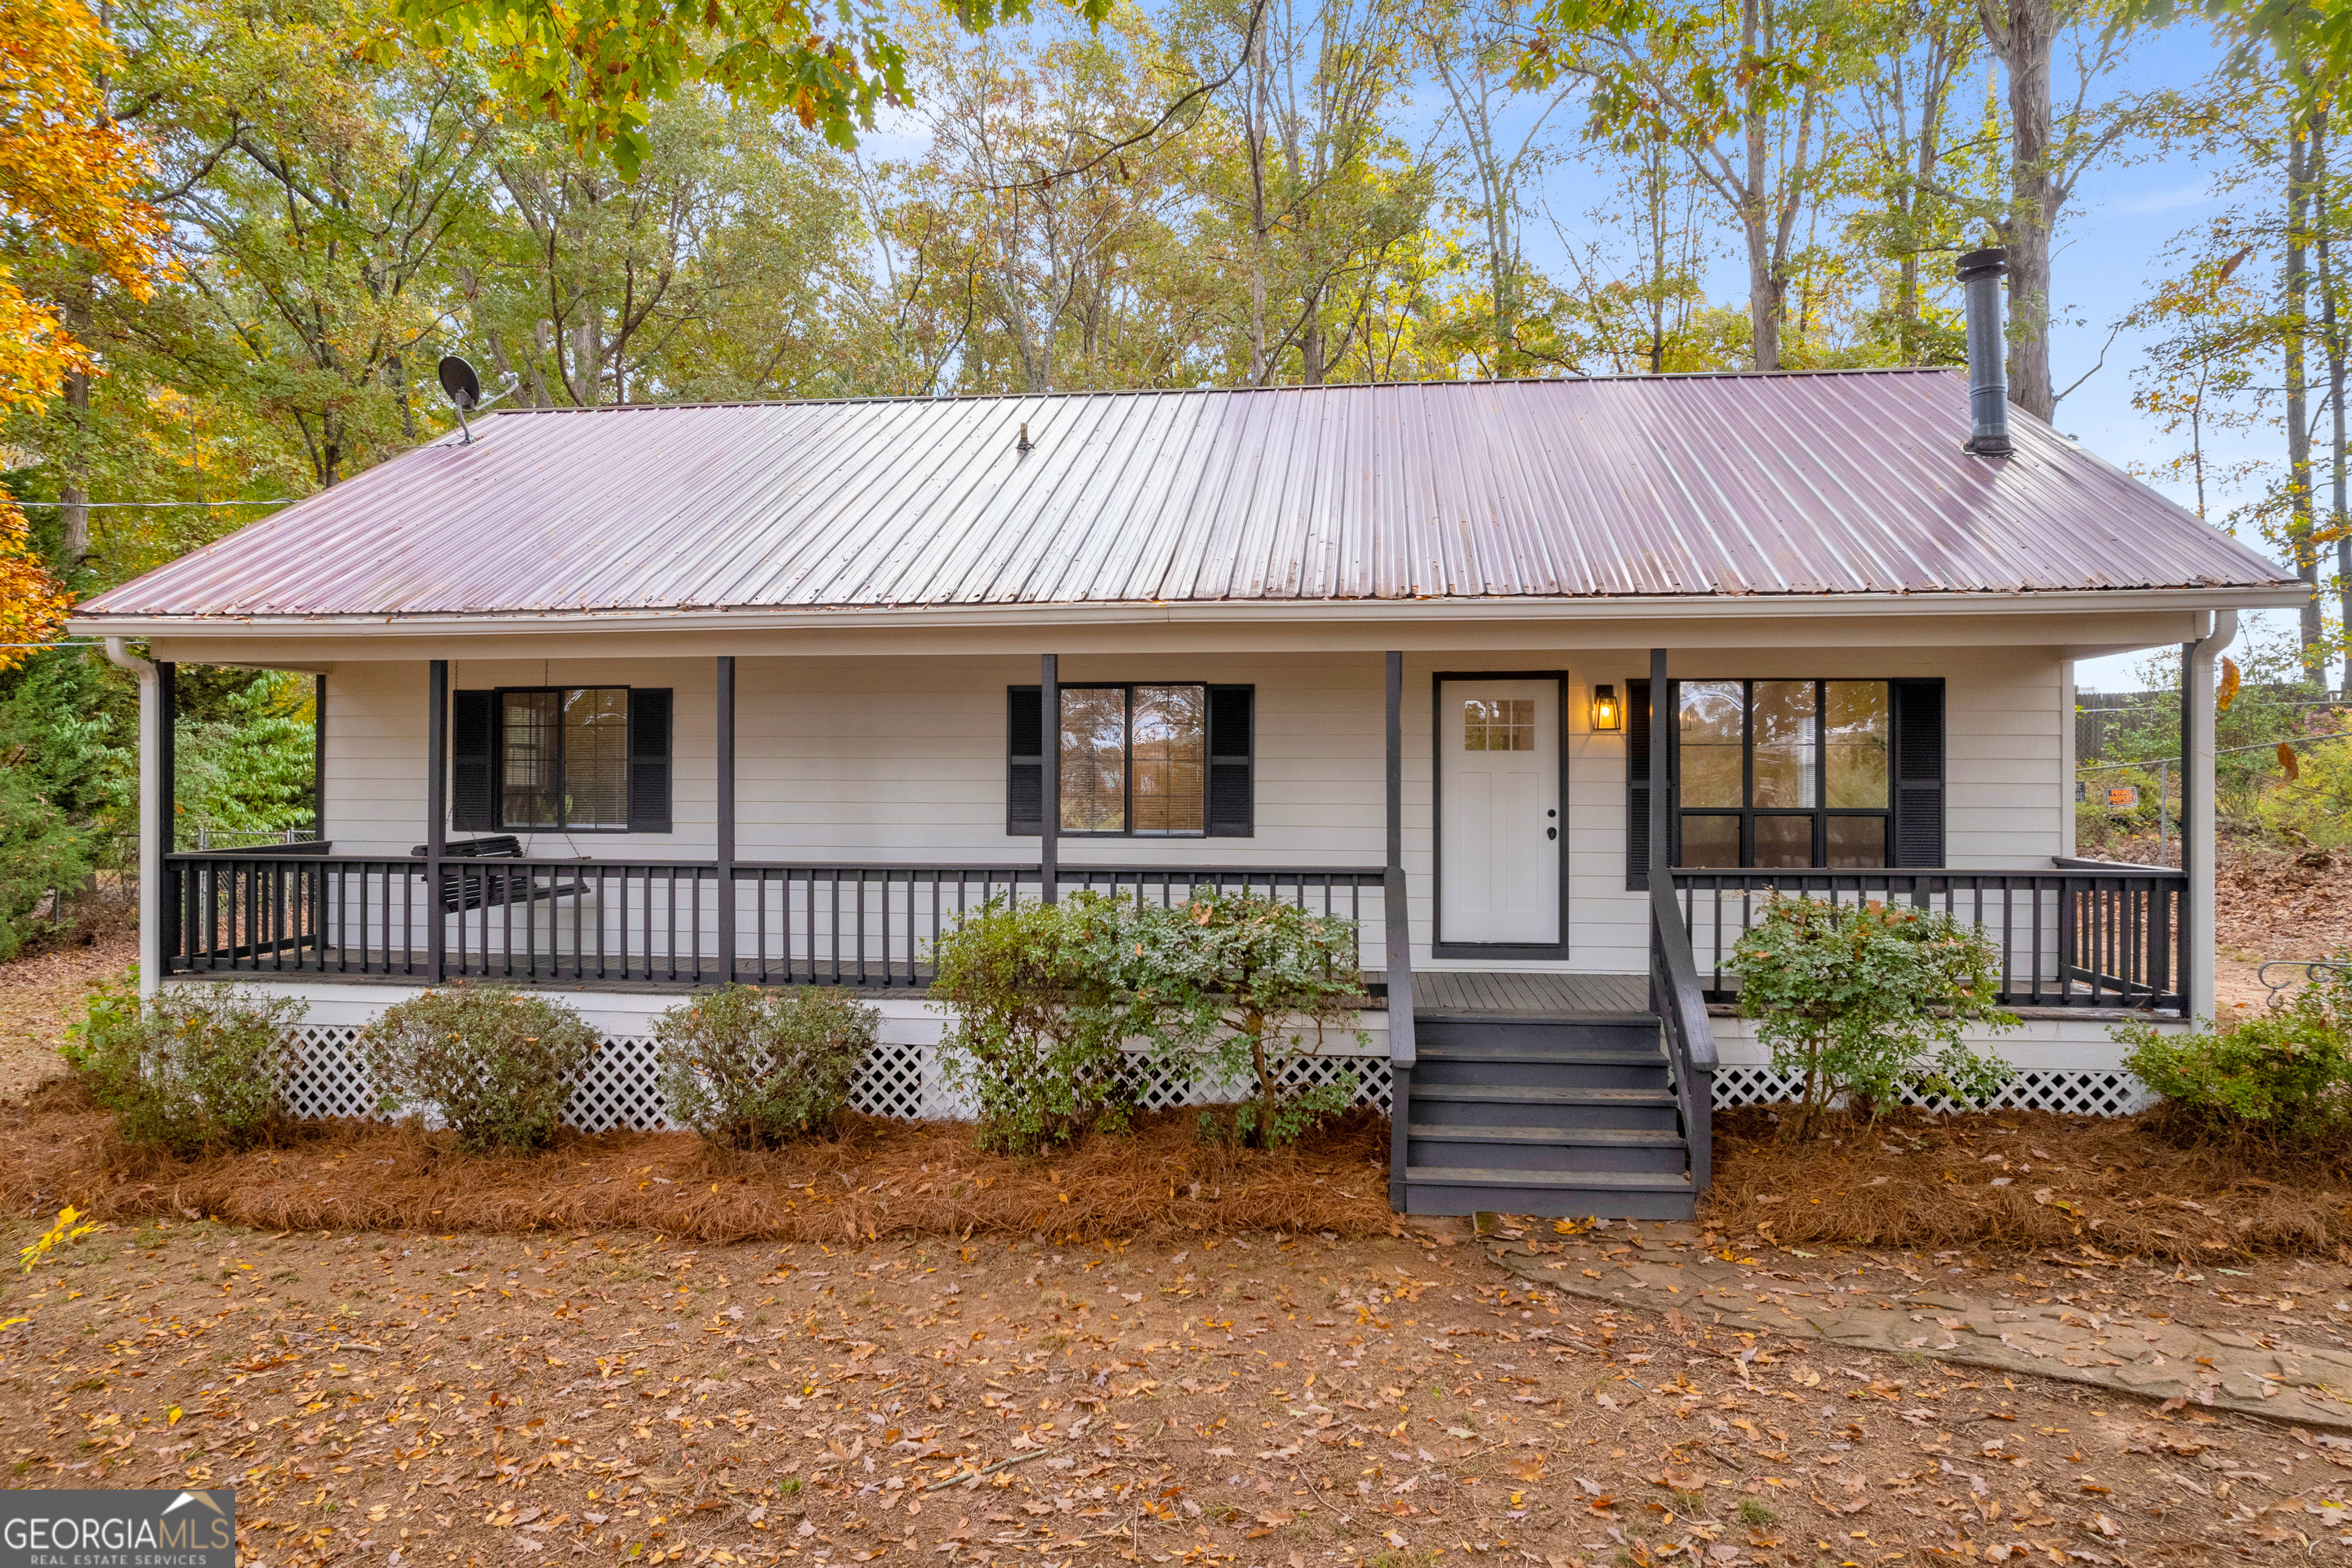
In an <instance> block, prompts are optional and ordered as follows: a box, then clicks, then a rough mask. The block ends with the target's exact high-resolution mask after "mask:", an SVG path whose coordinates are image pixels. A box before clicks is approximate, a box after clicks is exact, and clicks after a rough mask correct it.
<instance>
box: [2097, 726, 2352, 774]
mask: <svg viewBox="0 0 2352 1568" xmlns="http://www.w3.org/2000/svg"><path fill="white" fill-rule="evenodd" d="M2347 738H2352V730H2333V731H2329V732H2328V733H2326V734H2325V735H2290V736H2288V737H2287V738H2286V739H2285V740H2283V741H2258V742H2255V743H2254V744H2252V745H2251V746H2224V747H2222V748H2221V750H2219V751H2217V752H2214V753H2213V754H2214V755H2215V756H2217V757H2228V756H2234V755H2236V754H2237V753H2238V752H2275V751H2277V750H2278V749H2279V748H2280V747H2281V746H2308V745H2310V744H2312V743H2313V742H2318V741H2341V740H2345V739H2347ZM2179 765H2180V759H2179V757H2150V758H2148V759H2147V761H2145V762H2138V763H2092V764H2091V765H2090V766H2088V767H2080V768H2076V769H2075V770H2074V771H2075V772H2076V773H2108V772H2111V771H2113V770H2114V769H2116V768H2141V769H2147V768H2171V767H2178V766H2179Z"/></svg>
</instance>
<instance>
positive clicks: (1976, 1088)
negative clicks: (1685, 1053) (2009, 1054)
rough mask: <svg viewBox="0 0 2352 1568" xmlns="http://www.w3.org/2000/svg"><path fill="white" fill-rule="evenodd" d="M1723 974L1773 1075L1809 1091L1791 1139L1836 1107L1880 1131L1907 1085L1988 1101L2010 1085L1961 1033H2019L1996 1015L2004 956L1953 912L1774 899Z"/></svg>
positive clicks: (1791, 1123) (1788, 1134)
mask: <svg viewBox="0 0 2352 1568" xmlns="http://www.w3.org/2000/svg"><path fill="white" fill-rule="evenodd" d="M1725 967H1726V968H1727V970H1728V971H1729V972H1730V973H1732V975H1733V976H1735V977H1736V978H1737V979H1738V982H1739V1016H1741V1017H1743V1018H1750V1019H1753V1020H1755V1022H1756V1035H1757V1038H1758V1039H1759V1041H1761V1042H1762V1043H1763V1044H1765V1045H1767V1046H1769V1047H1771V1050H1772V1066H1773V1068H1774V1070H1776V1071H1779V1072H1784V1073H1790V1074H1793V1075H1795V1076H1797V1077H1798V1078H1799V1079H1801V1081H1802V1082H1803V1085H1804V1089H1803V1091H1802V1092H1803V1099H1802V1100H1801V1101H1800V1102H1799V1105H1798V1108H1797V1111H1796V1114H1794V1115H1792V1116H1790V1117H1788V1118H1786V1119H1785V1120H1784V1121H1782V1122H1781V1133H1782V1136H1783V1137H1785V1138H1788V1139H1790V1140H1792V1141H1793V1140H1797V1139H1802V1138H1806V1137H1809V1136H1811V1133H1812V1131H1813V1130H1814V1128H1815V1127H1816V1126H1817V1125H1818V1123H1819V1121H1820V1119H1821V1117H1822V1113H1823V1112H1824V1111H1826V1110H1828V1109H1829V1107H1831V1106H1832V1105H1833V1104H1835V1103H1838V1102H1840V1101H1843V1102H1844V1103H1845V1104H1846V1105H1847V1106H1848V1107H1849V1108H1850V1109H1852V1110H1855V1111H1857V1112H1859V1113H1861V1114H1863V1115H1865V1116H1867V1117H1869V1118H1870V1119H1872V1120H1873V1121H1875V1120H1876V1119H1877V1117H1878V1115H1879V1114H1880V1113H1881V1112H1882V1111H1884V1110H1885V1109H1886V1107H1887V1106H1889V1105H1890V1104H1893V1103H1894V1102H1895V1100H1897V1099H1898V1098H1899V1097H1900V1096H1901V1094H1902V1092H1903V1091H1904V1090H1905V1089H1906V1088H1907V1089H1919V1090H1924V1091H1927V1092H1929V1093H1935V1094H1940V1095H1943V1096H1946V1097H1948V1098H1949V1099H1952V1100H1961V1101H1965V1102H1974V1103H1981V1102H1982V1101H1984V1100H1986V1099H1988V1098H1990V1096H1991V1095H1992V1093H1993V1092H1994V1091H1995V1090H1997V1089H1999V1088H2000V1085H2001V1083H2002V1082H2003V1080H2005V1079H2007V1078H2008V1077H2009V1068H2008V1065H2007V1064H2006V1063H2004V1062H2002V1061H2001V1060H2000V1059H1999V1058H1996V1057H1991V1056H1987V1055H1984V1054H1982V1053H1980V1052H1978V1051H1975V1050H1972V1049H1970V1048H1969V1046H1968V1044H1967V1043H1966V1041H1965V1040H1964V1038H1963V1031H1964V1030H1965V1029H1966V1028H1967V1026H1969V1025H1970V1024H1976V1025H1979V1026H1984V1027H1986V1028H1989V1029H1994V1030H2000V1029H2008V1028H2014V1027H2015V1026H2016V1025H2017V1017H2016V1016H2015V1015H2014V1014H2011V1013H2007V1012H2003V1011H2002V1010H2001V1009H2000V1006H1999V1005H1997V999H1998V997H1999V995H2000V952H1998V950H1996V949H1995V948H1994V946H1993V944H1992V942H1991V939H1990V938H1989V937H1988V936H1987V935H1986V934H1985V933H1984V932H1983V931H1980V930H1979V929H1978V928H1977V927H1975V926H1973V925H1969V924H1967V923H1966V922H1963V921H1956V920H1954V919H1952V917H1951V916H1949V915H1947V914H1941V913H1938V912H1936V911H1934V910H1921V909H1915V908H1912V907H1910V906H1909V905H1906V904H1900V903H1891V902H1877V901H1871V902H1864V903H1834V902H1832V901H1830V900H1825V899H1809V898H1802V897H1798V898H1790V897H1787V896H1784V895H1781V894H1777V893H1776V894H1775V895H1773V897H1772V898H1771V900H1769V902H1767V903H1766V904H1765V906H1764V910H1763V913H1762V914H1761V915H1760V916H1759V919H1758V920H1757V921H1756V923H1755V924H1754V925H1753V926H1751V927H1750V928H1748V931H1747V932H1746V933H1745V934H1744V935H1742V936H1741V937H1740V939H1739V943H1738V946H1737V947H1736V948H1735V949H1733V951H1732V956H1731V962H1730V963H1728V964H1727V965H1726V966H1725Z"/></svg>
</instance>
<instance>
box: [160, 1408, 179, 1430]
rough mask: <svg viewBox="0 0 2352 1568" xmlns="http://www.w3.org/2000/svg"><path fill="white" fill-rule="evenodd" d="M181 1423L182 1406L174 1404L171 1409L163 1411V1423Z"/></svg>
mask: <svg viewBox="0 0 2352 1568" xmlns="http://www.w3.org/2000/svg"><path fill="white" fill-rule="evenodd" d="M179 1424H180V1407H179V1406H178V1405H173V1406H172V1408H171V1409H169V1410H167V1411H165V1412H164V1413H163V1425H164V1426H178V1425H179Z"/></svg>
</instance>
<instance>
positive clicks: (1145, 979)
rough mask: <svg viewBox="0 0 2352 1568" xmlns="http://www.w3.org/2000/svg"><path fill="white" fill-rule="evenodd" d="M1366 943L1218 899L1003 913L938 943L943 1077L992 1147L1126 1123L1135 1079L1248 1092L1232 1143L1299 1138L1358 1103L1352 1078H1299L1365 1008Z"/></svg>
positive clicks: (1330, 922)
mask: <svg viewBox="0 0 2352 1568" xmlns="http://www.w3.org/2000/svg"><path fill="white" fill-rule="evenodd" d="M1356 944H1357V934H1356V926H1355V923H1354V922H1353V921H1348V920H1344V919H1340V918H1338V917H1332V916H1322V915H1314V914H1309V913H1307V911H1305V910H1300V909H1297V908H1296V907H1295V906H1293V905H1290V904H1286V903H1283V902H1282V901H1280V900H1275V899H1269V898H1265V897H1263V896H1261V895H1258V894H1255V893H1250V892H1244V891H1221V890H1219V889H1213V888H1208V887H1202V888H1196V889H1193V890H1192V895H1191V896H1190V897H1189V898H1187V899H1185V900H1183V901H1182V902H1181V903H1171V904H1169V905H1165V906H1163V905H1160V904H1155V903H1139V902H1135V901H1131V900H1120V899H1115V898H1111V897H1108V896H1106V895H1103V894H1099V893H1090V892H1078V893H1073V894H1070V895H1068V896H1066V897H1065V898H1064V899H1062V900H1061V901H1060V902H1058V903H1055V904H1024V905H1019V906H1013V905H1010V904H1006V903H1003V902H1002V901H998V902H992V903H991V904H989V905H987V906H985V907H983V908H982V910H978V911H976V912H975V913H974V914H973V915H972V916H971V917H970V918H968V919H966V920H964V921H962V922H961V923H960V924H959V925H958V926H957V927H956V928H955V929H954V930H953V931H950V932H949V933H948V934H947V935H946V936H945V937H943V938H941V939H940V943H939V947H938V953H937V961H938V979H937V980H936V982H935V983H934V984H933V985H932V987H931V995H932V997H933V999H934V1000H935V1001H937V1002H939V1003H940V1004H942V1005H944V1006H946V1007H948V1008H949V1009H950V1010H951V1011H952V1014H953V1016H954V1020H955V1023H954V1031H953V1034H952V1035H951V1037H950V1040H949V1041H948V1042H947V1043H948V1044H949V1045H950V1046H951V1047H953V1048H952V1049H951V1050H950V1051H949V1052H948V1053H947V1055H946V1058H945V1061H944V1066H945V1068H946V1071H947V1074H948V1077H949V1079H950V1082H952V1083H955V1084H956V1085H958V1086H959V1087H961V1088H962V1089H965V1090H967V1091H968V1092H970V1093H971V1095H972V1097H973V1099H974V1100H977V1101H978V1102H979V1110H980V1115H981V1122H982V1141H983V1142H985V1143H986V1144H987V1145H988V1146H990V1147H994V1148H1004V1149H1015V1150H1021V1149H1035V1148H1040V1147H1044V1146H1045V1145H1049V1144H1053V1143H1058V1142H1065V1141H1066V1140H1068V1139H1070V1138H1072V1137H1075V1136H1076V1135H1077V1134H1078V1133H1079V1132H1081V1131H1085V1130H1087V1128H1090V1127H1101V1128H1105V1129H1115V1128H1117V1127H1119V1126H1121V1125H1123V1124H1124V1122H1125V1121H1126V1119H1127V1117H1128V1116H1129V1113H1130V1111H1131V1110H1132V1109H1133V1106H1132V1093H1133V1082H1134V1077H1135V1074H1136V1073H1137V1072H1138V1071H1141V1072H1145V1073H1160V1074H1166V1075H1170V1076H1181V1077H1187V1078H1192V1079H1201V1078H1206V1079H1210V1080H1211V1081H1214V1082H1220V1083H1229V1084H1233V1085H1234V1086H1235V1087H1238V1088H1241V1089H1243V1090H1244V1094H1245V1095H1246V1096H1247V1097H1248V1098H1247V1100H1246V1105H1247V1110H1246V1112H1245V1113H1243V1112H1237V1113H1236V1114H1235V1115H1234V1118H1233V1119H1232V1121H1231V1122H1230V1124H1229V1125H1230V1127H1231V1130H1232V1131H1231V1135H1232V1136H1234V1137H1237V1138H1239V1139H1240V1140H1241V1141H1243V1142H1249V1143H1253V1144H1260V1145H1263V1144H1266V1143H1283V1142H1290V1141H1292V1140H1294V1139H1296V1138H1297V1137H1298V1136H1299V1135H1300V1134H1301V1133H1302V1132H1304V1131H1307V1129H1308V1128H1309V1127H1311V1126H1313V1125H1314V1124H1315V1123H1316V1121H1318V1120H1320V1119H1321V1118H1322V1117H1323V1116H1325V1115H1327V1114H1329V1113H1331V1112H1333V1111H1337V1110H1344V1109H1346V1107H1347V1106H1348V1105H1349V1104H1350V1103H1351V1102H1352V1101H1353V1100H1354V1098H1355V1084H1354V1082H1353V1080H1352V1078H1351V1077H1350V1076H1349V1075H1348V1074H1346V1073H1339V1074H1333V1075H1328V1081H1326V1082H1323V1083H1321V1084H1319V1085H1313V1086H1308V1085H1307V1084H1306V1083H1305V1082H1304V1081H1303V1080H1304V1079H1305V1078H1306V1076H1307V1075H1305V1074H1303V1073H1302V1072H1301V1071H1300V1070H1299V1068H1300V1064H1301V1062H1302V1061H1303V1060H1304V1059H1305V1058H1311V1057H1314V1056H1316V1055H1318V1053H1319V1052H1320V1051H1321V1049H1322V1048H1323V1047H1324V1046H1325V1045H1326V1044H1327V1043H1328V1042H1329V1040H1330V1039H1331V1038H1332V1037H1333V1036H1334V1034H1335V1032H1337V1031H1338V1030H1340V1029H1342V1028H1344V1027H1345V1026H1346V1022H1347V1020H1348V1019H1349V1017H1350V1016H1351V1015H1352V1013H1353V1012H1354V1010H1355V1008H1356V1007H1358V1006H1360V1005H1361V1004H1362V1000H1363V997H1362V989H1363V987H1362V980H1361V976H1360V974H1359V973H1358V968H1357V962H1358V961H1357V951H1356ZM1348 1033H1349V1037H1350V1038H1360V1034H1358V1033H1357V1032H1355V1031H1352V1030H1350V1031H1349V1032H1348ZM1130 1050H1133V1051H1134V1052H1135V1053H1136V1056H1137V1057H1139V1058H1142V1059H1141V1060H1137V1059H1136V1057H1130V1056H1129V1054H1128V1053H1129V1051H1130ZM1204 1135H1205V1134H1204Z"/></svg>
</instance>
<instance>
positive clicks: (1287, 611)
mask: <svg viewBox="0 0 2352 1568" xmlns="http://www.w3.org/2000/svg"><path fill="white" fill-rule="evenodd" d="M2310 595H2311V590H2310V588H2309V586H2308V585H2307V584H2303V583H2300V582H2291V581H2290V582H2281V583H2275V584H2222V585H2212V586H2199V587H2177V588H2104V589H2090V590H2084V589H2041V590H2034V591H2030V592H2000V593H1988V592H1975V593H1915V594H1864V593H1845V594H1737V595H1732V594H1722V595H1696V594H1690V595H1623V596H1610V597H1602V596H1578V597H1573V598H1570V597H1536V596H1532V595H1530V596H1526V597H1510V598H1503V597H1489V598H1438V597H1431V598H1415V599H1312V600H1307V599H1300V600H1265V599H1248V600H1243V599H1215V600H1182V601H1165V602H1162V601H1122V602H1100V603H1077V604H1019V605H813V606H809V607H806V608H777V607H772V606H768V607H751V608H738V609H716V608H695V609H643V610H545V611H541V610H499V611H485V612H478V613H472V614H465V615H449V614H424V615H413V616H384V615H363V616H362V615H323V616H322V615H196V616H190V615H153V614H134V613H119V614H98V615H88V614H85V615H78V616H74V617H73V618H72V619H71V620H70V621H69V622H68V629H69V630H71V631H72V632H73V633H74V634H75V635H77V636H83V637H187V636H204V635H211V636H219V635H222V634H224V633H233V634H236V635H239V636H247V637H317V636H319V635H320V634H321V633H328V634H331V635H334V636H340V637H416V636H419V635H421V634H429V635H439V636H449V637H465V636H511V635H513V634H514V633H515V632H517V631H520V630H526V629H530V630H546V631H558V630H561V631H572V632H578V631H589V630H606V631H614V632H639V631H646V632H650V631H665V632H674V631H727V630H735V631H793V630H801V631H805V630H810V629H813V628H815V627H818V626H839V625H844V624H853V623H854V624H859V625H871V624H876V623H886V624H887V623H900V624H920V625H925V626H941V627H947V626H1101V625H1129V624H1133V623H1135V622H1138V621H1157V622H1163V623H1170V624H1182V623H1196V624H1225V625H1230V624H1234V623H1268V622H1302V621H1303V622H1310V623H1311V622H1325V623H1333V622H1361V621H1392V622H1401V623H1407V624H1421V623H1426V622H1429V621H1480V622H1508V621H1574V620H1601V619H1607V620H1617V619H1622V618H1623V617H1626V616H1648V617H1654V618H1657V619H1663V620H1699V619H1719V618H1727V617H1728V618H1736V619H1765V618H1777V617H1785V616H1855V615H1874V614H1885V613H1888V612H1892V611H1900V612H1901V613H1903V614H1905V615H1927V616H1985V615H2060V614H2063V615H2080V614H2084V613H2085V612H2095V613H2117V612H2138V611H2147V610H2258V609H2290V608H2294V607H2296V606H2299V605H2303V604H2305V603H2307V602H2308V600H2309V598H2310Z"/></svg>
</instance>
